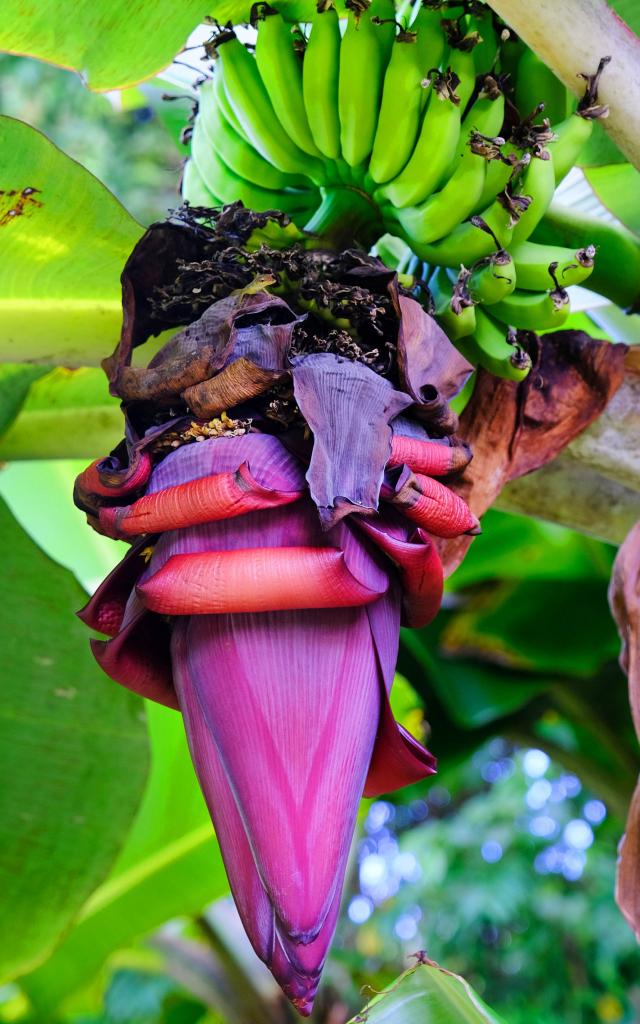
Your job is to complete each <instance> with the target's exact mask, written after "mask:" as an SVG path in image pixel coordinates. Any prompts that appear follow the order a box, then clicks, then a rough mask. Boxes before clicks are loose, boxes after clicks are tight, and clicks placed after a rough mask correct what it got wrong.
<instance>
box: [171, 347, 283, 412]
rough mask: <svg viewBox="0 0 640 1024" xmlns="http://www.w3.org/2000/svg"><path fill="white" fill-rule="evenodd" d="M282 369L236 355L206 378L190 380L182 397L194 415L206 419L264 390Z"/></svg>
mask: <svg viewBox="0 0 640 1024" xmlns="http://www.w3.org/2000/svg"><path fill="white" fill-rule="evenodd" d="M286 372H287V371H286V370H264V369H263V368H262V367H261V366H256V364H255V363H253V362H252V361H251V360H250V359H247V358H246V357H245V356H240V358H239V359H234V361H233V362H232V363H229V364H228V365H227V366H225V367H224V369H223V370H221V371H220V373H218V374H216V376H215V377H211V379H210V380H205V381H202V382H201V383H200V384H194V385H192V387H189V388H187V389H186V390H185V391H183V392H182V397H183V398H184V400H185V402H186V403H187V405H188V406H189V408H190V409H191V411H192V412H193V414H194V416H196V417H197V418H198V419H210V418H211V417H213V416H219V415H220V413H221V412H225V410H227V409H232V408H233V407H234V406H235V405H240V404H241V403H242V402H247V401H249V399H251V398H256V397H257V396H258V395H262V394H264V392H265V391H268V390H269V388H271V387H273V385H274V384H276V383H277V382H278V381H279V380H281V379H282V377H284V376H285V373H286Z"/></svg>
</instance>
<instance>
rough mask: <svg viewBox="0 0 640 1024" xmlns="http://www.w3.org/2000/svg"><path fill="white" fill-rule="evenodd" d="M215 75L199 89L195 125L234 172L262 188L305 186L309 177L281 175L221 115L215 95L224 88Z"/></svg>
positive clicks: (307, 185) (306, 186)
mask: <svg viewBox="0 0 640 1024" xmlns="http://www.w3.org/2000/svg"><path fill="white" fill-rule="evenodd" d="M217 78H218V76H217V75H215V76H214V78H213V80H211V79H210V80H209V81H207V82H204V83H203V84H202V85H201V86H200V89H199V91H198V104H199V105H198V117H197V124H198V125H201V126H202V128H203V129H204V132H205V135H206V136H207V139H208V141H209V144H210V145H211V146H212V147H213V149H215V151H216V153H217V154H218V156H219V157H220V158H221V159H222V160H223V162H224V163H225V164H226V165H227V167H229V168H230V169H231V170H232V171H233V172H234V174H237V175H238V176H239V177H241V178H246V180H247V181H250V182H252V183H253V184H254V185H260V186H261V187H263V188H270V189H285V188H300V187H302V188H308V187H309V185H310V182H309V179H308V178H303V177H301V176H300V175H298V176H294V175H291V174H284V173H283V171H279V170H278V168H277V167H274V166H273V164H271V163H269V162H268V160H265V159H264V157H262V156H260V154H259V153H257V152H256V150H255V149H254V148H253V147H252V146H250V145H249V143H248V142H246V141H245V138H244V135H242V136H240V135H238V134H237V132H236V131H235V130H234V129H233V128H232V127H231V125H230V124H229V122H228V121H227V119H226V117H225V116H224V114H223V112H222V110H221V108H220V106H219V103H218V97H219V94H220V93H221V92H223V90H222V89H221V87H220V82H221V80H220V82H218V81H217Z"/></svg>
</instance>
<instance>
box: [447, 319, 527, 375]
mask: <svg viewBox="0 0 640 1024" xmlns="http://www.w3.org/2000/svg"><path fill="white" fill-rule="evenodd" d="M456 347H457V348H458V349H459V350H460V352H462V355H463V356H464V357H465V359H468V360H469V362H470V363H473V365H474V366H482V367H484V369H485V370H489V372H490V373H494V374H495V375H496V377H505V378H506V379H507V380H515V381H518V380H523V379H524V378H525V377H526V376H527V374H528V373H529V371H530V369H531V357H530V356H529V355H528V353H527V352H525V351H524V349H522V348H520V346H519V345H516V344H513V343H512V342H510V341H509V340H508V336H507V331H506V330H505V327H504V326H503V325H502V324H498V323H496V321H495V320H493V319H492V317H490V316H489V315H488V314H487V313H485V312H483V310H481V309H476V329H475V331H474V333H473V334H472V335H470V336H469V337H468V338H461V339H460V340H459V341H457V342H456Z"/></svg>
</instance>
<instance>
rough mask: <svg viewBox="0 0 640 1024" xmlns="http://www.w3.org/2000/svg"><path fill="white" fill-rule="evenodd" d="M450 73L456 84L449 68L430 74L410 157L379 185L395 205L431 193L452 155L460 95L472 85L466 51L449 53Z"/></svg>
mask: <svg viewBox="0 0 640 1024" xmlns="http://www.w3.org/2000/svg"><path fill="white" fill-rule="evenodd" d="M452 74H453V75H454V76H456V77H457V78H459V79H460V81H459V83H458V84H457V85H455V77H454V78H452V77H451V73H449V72H447V73H445V75H434V76H433V80H432V83H431V86H430V87H429V92H430V93H431V95H430V97H429V102H428V105H427V109H426V110H425V113H424V117H423V120H422V127H421V129H420V134H419V136H418V139H417V142H416V144H415V147H414V150H413V153H412V155H411V159H410V160H409V162H408V163H407V165H406V166H405V168H404V170H403V171H401V173H400V174H399V175H398V177H397V178H394V180H393V181H391V182H389V184H387V185H384V186H383V187H382V188H381V189H380V196H381V197H382V198H383V199H387V200H388V201H389V202H391V203H392V204H393V206H395V207H398V208H401V207H405V206H414V205H416V204H418V203H420V202H422V201H423V200H424V199H426V198H427V197H428V196H429V195H431V193H432V192H433V190H434V189H435V188H437V186H438V184H439V182H440V181H441V179H442V176H443V174H444V173H445V171H446V170H447V168H448V167H449V165H450V163H451V161H452V159H453V157H454V156H455V153H456V147H457V145H458V139H459V136H460V115H461V112H462V110H463V109H464V100H463V99H462V98H461V92H462V93H463V95H464V93H467V92H469V93H470V89H469V85H470V83H471V89H472V88H473V83H475V68H474V65H473V57H472V55H471V54H470V53H456V54H455V58H454V56H453V55H452ZM463 81H464V85H465V88H464V90H463V89H462V86H463ZM452 97H453V98H452ZM456 100H457V102H456Z"/></svg>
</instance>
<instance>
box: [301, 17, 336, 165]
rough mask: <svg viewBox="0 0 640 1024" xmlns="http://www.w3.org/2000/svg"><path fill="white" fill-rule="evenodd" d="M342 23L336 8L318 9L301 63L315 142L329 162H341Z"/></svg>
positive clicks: (309, 119) (305, 102)
mask: <svg viewBox="0 0 640 1024" xmlns="http://www.w3.org/2000/svg"><path fill="white" fill-rule="evenodd" d="M340 41H341V36H340V22H339V20H338V13H337V11H336V9H335V7H333V6H324V7H323V8H322V9H321V8H318V11H317V12H316V14H314V16H313V19H312V22H311V34H310V36H309V41H308V43H307V48H306V50H305V53H304V61H303V63H302V95H303V99H304V107H305V110H306V112H307V120H308V122H309V128H310V130H311V135H312V136H313V141H314V143H315V145H316V146H317V147H318V149H319V150H320V152H321V153H323V154H324V156H325V157H327V159H329V160H339V159H340V153H341V150H340V118H339V116H338V79H339V74H340Z"/></svg>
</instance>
